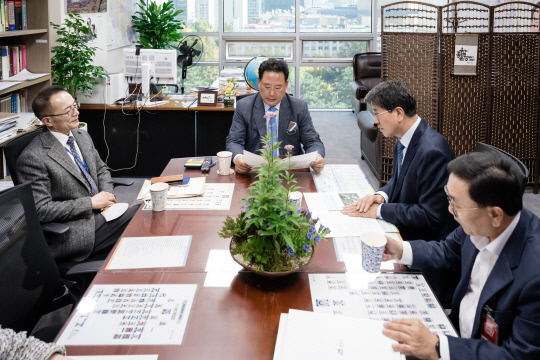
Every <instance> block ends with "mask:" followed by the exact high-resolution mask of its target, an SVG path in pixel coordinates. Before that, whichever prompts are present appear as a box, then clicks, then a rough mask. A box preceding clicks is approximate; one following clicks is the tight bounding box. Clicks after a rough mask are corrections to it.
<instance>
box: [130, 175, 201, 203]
mask: <svg viewBox="0 0 540 360" xmlns="http://www.w3.org/2000/svg"><path fill="white" fill-rule="evenodd" d="M205 184H206V178H205V177H202V176H201V177H192V178H190V179H189V183H188V184H187V186H180V185H169V190H168V191H167V198H168V199H180V198H186V197H192V196H200V195H202V194H204V185H205ZM150 185H151V184H150V181H149V180H145V181H144V183H143V186H142V187H141V190H140V191H139V195H137V200H150V199H151V195H150Z"/></svg>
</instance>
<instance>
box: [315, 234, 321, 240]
mask: <svg viewBox="0 0 540 360" xmlns="http://www.w3.org/2000/svg"><path fill="white" fill-rule="evenodd" d="M315 241H316V242H319V241H321V236H320V235H319V234H317V235H315Z"/></svg>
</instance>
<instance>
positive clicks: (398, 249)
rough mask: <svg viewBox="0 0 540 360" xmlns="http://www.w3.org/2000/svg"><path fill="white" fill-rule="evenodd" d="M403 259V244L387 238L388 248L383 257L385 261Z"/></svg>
mask: <svg viewBox="0 0 540 360" xmlns="http://www.w3.org/2000/svg"><path fill="white" fill-rule="evenodd" d="M402 257H403V243H402V242H401V241H398V240H396V239H392V238H391V237H390V236H387V237H386V246H385V248H384V253H383V256H382V260H383V261H388V260H394V259H397V260H401V258H402Z"/></svg>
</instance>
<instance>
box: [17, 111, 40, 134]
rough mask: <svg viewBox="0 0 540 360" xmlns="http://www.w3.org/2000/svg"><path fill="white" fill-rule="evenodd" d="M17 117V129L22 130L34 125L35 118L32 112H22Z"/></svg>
mask: <svg viewBox="0 0 540 360" xmlns="http://www.w3.org/2000/svg"><path fill="white" fill-rule="evenodd" d="M18 115H19V116H18V117H17V119H16V120H17V130H19V131H24V130H27V129H28V128H30V127H32V126H33V125H34V122H35V121H36V120H37V117H36V115H34V113H28V112H23V113H19V114H18Z"/></svg>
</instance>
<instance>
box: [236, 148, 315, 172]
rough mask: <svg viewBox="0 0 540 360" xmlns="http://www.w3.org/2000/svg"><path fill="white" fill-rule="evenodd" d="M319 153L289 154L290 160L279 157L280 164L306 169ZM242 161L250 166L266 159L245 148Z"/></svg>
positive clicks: (264, 162) (259, 163) (254, 165)
mask: <svg viewBox="0 0 540 360" xmlns="http://www.w3.org/2000/svg"><path fill="white" fill-rule="evenodd" d="M317 155H319V153H318V152H317V151H314V152H310V153H308V154H302V155H296V156H291V158H290V160H289V159H288V158H285V159H281V163H282V164H286V165H287V167H288V168H290V169H306V168H309V164H311V163H312V162H313V161H315V158H316V157H317ZM243 160H244V162H245V163H246V164H248V165H250V166H252V167H257V166H261V165H263V164H266V163H267V161H266V159H265V158H263V157H262V156H261V155H257V154H254V153H252V152H249V151H247V150H244V159H243Z"/></svg>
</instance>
